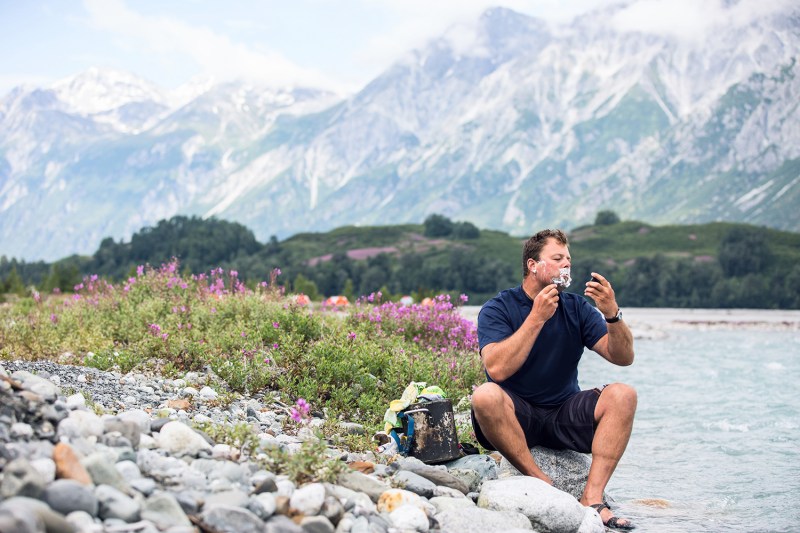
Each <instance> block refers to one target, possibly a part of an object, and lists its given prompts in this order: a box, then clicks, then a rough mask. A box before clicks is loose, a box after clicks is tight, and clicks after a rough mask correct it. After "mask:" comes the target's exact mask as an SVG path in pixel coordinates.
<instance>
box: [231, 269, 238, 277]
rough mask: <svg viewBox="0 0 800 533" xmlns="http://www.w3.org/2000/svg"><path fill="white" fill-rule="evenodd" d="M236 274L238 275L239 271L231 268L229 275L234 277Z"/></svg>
mask: <svg viewBox="0 0 800 533" xmlns="http://www.w3.org/2000/svg"><path fill="white" fill-rule="evenodd" d="M238 275H239V272H237V271H236V270H231V273H230V276H231V277H232V278H235V277H236V276H238Z"/></svg>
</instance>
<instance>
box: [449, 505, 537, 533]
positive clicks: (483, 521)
mask: <svg viewBox="0 0 800 533" xmlns="http://www.w3.org/2000/svg"><path fill="white" fill-rule="evenodd" d="M436 520H437V521H438V522H439V528H440V530H441V532H442V533H490V532H504V533H505V532H511V531H515V530H516V531H531V530H533V527H531V522H530V520H528V518H527V517H526V516H525V515H524V514H522V513H517V512H513V511H489V510H488V509H481V508H479V507H475V506H470V507H463V508H459V509H448V510H445V511H442V512H441V513H439V514H437V515H436Z"/></svg>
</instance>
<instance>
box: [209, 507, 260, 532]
mask: <svg viewBox="0 0 800 533" xmlns="http://www.w3.org/2000/svg"><path fill="white" fill-rule="evenodd" d="M200 517H201V519H202V520H203V522H204V523H205V524H206V525H208V526H209V527H210V528H213V529H214V530H216V531H219V532H224V533H262V532H263V531H264V530H265V526H264V522H262V521H261V519H260V518H259V517H257V516H256V515H254V514H253V513H251V512H250V511H248V510H247V509H243V508H242V507H235V506H230V505H217V506H215V507H212V508H210V509H206V510H205V511H203V513H202V514H201V515H200Z"/></svg>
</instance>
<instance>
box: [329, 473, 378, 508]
mask: <svg viewBox="0 0 800 533" xmlns="http://www.w3.org/2000/svg"><path fill="white" fill-rule="evenodd" d="M336 482H337V484H339V485H341V486H343V487H345V488H348V489H351V490H354V491H356V492H363V493H365V494H366V495H367V496H369V498H370V499H371V500H372V501H373V502H377V501H378V498H380V497H381V494H383V492H384V491H385V490H387V489H388V488H389V486H388V485H387V484H386V483H384V482H382V481H379V480H377V479H375V478H372V477H369V476H368V475H366V474H362V473H361V472H356V471H355V470H351V471H349V472H345V473H343V474H340V475H339V478H338V479H337V480H336Z"/></svg>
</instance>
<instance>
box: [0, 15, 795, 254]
mask: <svg viewBox="0 0 800 533" xmlns="http://www.w3.org/2000/svg"><path fill="white" fill-rule="evenodd" d="M623 9H625V6H618V7H615V8H607V9H604V10H602V11H598V12H595V13H592V14H589V15H586V16H584V17H581V18H578V19H576V20H574V21H573V22H572V23H570V24H568V25H563V26H553V25H550V24H547V23H545V22H544V21H541V20H537V19H534V18H531V17H528V16H525V15H521V14H519V13H516V12H514V11H511V10H508V9H504V8H494V9H490V10H488V11H486V12H485V13H484V14H483V15H482V16H481V17H480V19H479V20H478V21H476V23H475V24H474V26H472V27H470V28H467V31H465V30H464V28H454V29H453V30H451V31H450V32H447V33H445V34H444V35H442V36H441V37H440V38H438V39H434V40H432V41H431V42H429V43H428V45H427V46H425V47H423V48H420V49H418V50H414V51H411V52H409V53H408V54H407V55H406V56H405V57H404V58H403V59H401V60H400V61H398V62H397V63H395V64H394V65H393V66H391V67H390V68H389V69H387V70H386V71H385V72H384V73H383V74H382V75H380V76H379V77H377V78H376V79H375V80H373V81H372V82H370V83H369V84H367V85H366V86H365V87H364V88H363V89H362V90H361V91H359V92H358V93H356V94H354V95H352V96H350V97H347V98H344V99H342V98H340V97H337V96H336V95H335V94H333V93H326V92H324V91H320V90H315V89H303V88H284V89H275V88H267V87H264V86H254V85H249V84H246V83H226V84H218V85H214V84H212V83H210V82H205V83H202V84H196V85H193V86H190V87H185V88H183V89H182V90H181V91H180V94H168V93H166V92H164V91H160V90H159V89H158V88H156V87H154V86H153V85H152V84H148V83H146V82H143V81H141V80H137V79H136V78H135V77H133V76H131V75H128V74H124V73H107V72H103V71H98V70H92V71H90V72H88V73H84V74H81V75H78V76H77V77H75V78H73V79H71V80H67V81H65V82H62V83H59V84H56V86H55V87H53V88H51V89H42V88H17V89H15V90H14V91H12V92H11V93H10V94H9V95H7V96H6V97H4V98H3V99H2V100H0V239H2V242H3V247H2V249H0V253H2V254H6V255H9V256H17V257H23V258H26V259H38V258H43V259H55V258H59V257H63V256H65V255H68V254H70V253H75V252H78V253H90V252H91V251H93V250H94V249H96V247H97V244H98V243H99V242H100V240H101V239H102V238H103V237H106V236H109V235H111V236H114V238H117V239H122V238H128V237H129V236H130V235H131V234H132V233H133V232H134V231H136V230H138V229H139V228H141V227H143V226H145V225H148V224H153V223H154V222H155V221H157V220H159V219H163V218H169V217H171V216H173V215H175V214H178V213H181V214H195V215H204V216H217V217H220V218H225V219H230V220H235V221H238V222H241V223H243V224H245V225H247V226H248V227H250V228H253V230H254V231H255V233H256V236H257V237H258V238H259V240H262V241H266V240H267V239H268V238H269V236H270V235H277V236H279V237H286V236H288V235H291V234H294V233H297V232H300V231H321V230H327V229H330V228H333V227H337V226H341V225H346V224H390V223H391V224H396V223H404V222H415V223H416V222H420V221H421V220H423V219H424V218H425V217H426V216H427V215H429V214H431V213H434V212H436V213H442V214H444V215H446V216H449V217H451V218H453V219H456V220H468V221H471V222H473V223H475V224H476V225H478V226H481V227H487V228H497V229H502V230H505V231H509V232H511V233H513V234H519V235H522V234H526V233H530V232H531V231H534V230H535V229H537V228H540V227H544V226H562V227H566V228H570V227H574V226H577V225H580V224H584V223H587V222H590V221H591V220H592V219H593V217H594V215H595V213H596V212H597V211H598V210H600V209H614V210H615V211H617V212H618V213H620V215H622V216H623V218H636V219H639V220H643V221H646V222H650V223H656V224H663V223H692V222H707V221H712V220H731V221H742V222H749V223H754V224H762V225H767V226H770V227H775V228H780V229H787V230H793V231H797V230H800V215H798V211H797V209H796V206H797V205H798V202H799V201H800V143H799V142H798V140H799V138H800V120H798V119H799V118H800V117H799V116H798V107H797V102H798V101H800V98H799V97H800V76H798V70H799V69H800V66H798V64H797V60H796V59H797V57H798V49H800V24H798V21H800V15H798V11H797V9H796V8H786V11H785V12H781V13H773V14H771V15H769V16H763V17H761V18H758V19H756V20H752V21H749V22H747V23H743V24H739V25H738V26H731V27H720V28H717V29H716V31H714V32H713V34H711V35H709V36H708V37H706V38H703V39H701V38H699V37H698V38H697V39H680V38H677V37H674V36H669V35H659V34H655V33H645V32H643V31H639V32H633V31H627V30H620V29H619V28H618V27H617V26H618V25H617V26H615V23H614V21H615V20H616V19H615V18H614V17H616V16H618V15H619V13H620V10H623ZM465 35H466V36H468V38H465Z"/></svg>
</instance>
